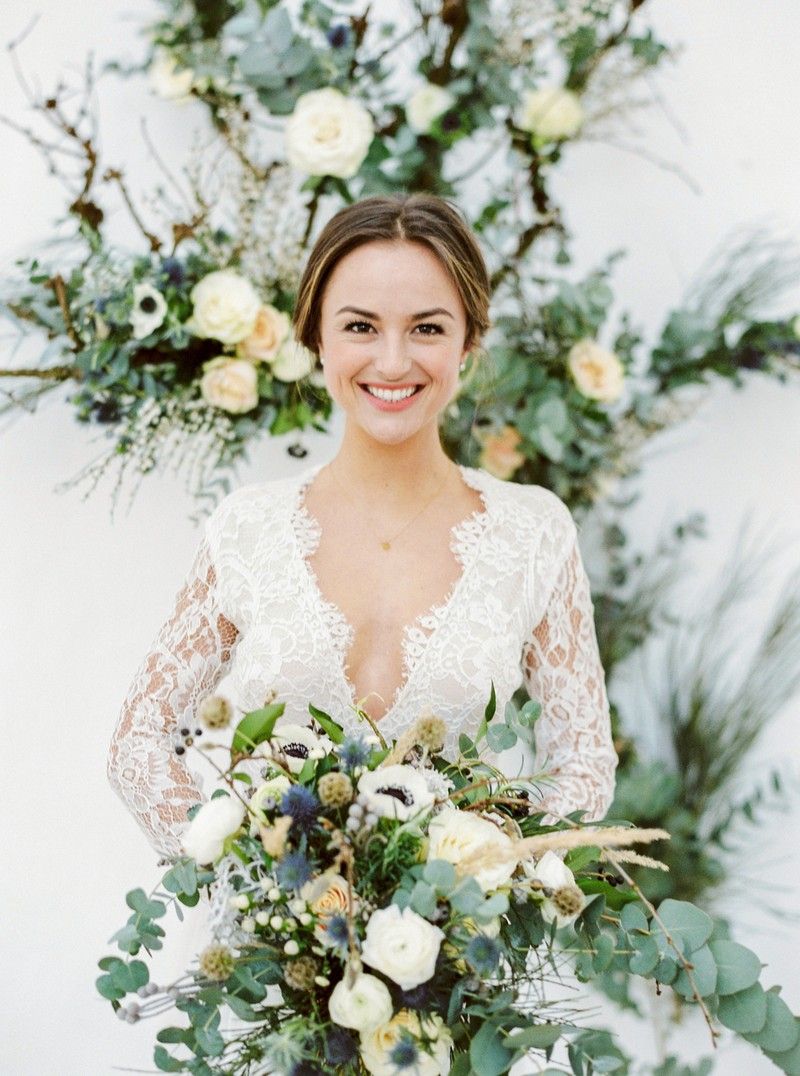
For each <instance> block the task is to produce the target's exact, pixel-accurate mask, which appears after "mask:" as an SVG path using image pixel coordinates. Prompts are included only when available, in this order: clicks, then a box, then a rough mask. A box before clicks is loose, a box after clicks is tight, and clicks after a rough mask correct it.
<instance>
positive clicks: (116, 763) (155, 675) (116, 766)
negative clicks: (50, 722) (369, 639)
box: [107, 532, 239, 858]
mask: <svg viewBox="0 0 800 1076" xmlns="http://www.w3.org/2000/svg"><path fill="white" fill-rule="evenodd" d="M218 600H219V596H218V584H217V577H216V573H215V571H214V565H213V563H212V560H211V554H210V548H209V542H208V535H207V532H206V534H205V535H204V537H203V539H202V541H201V542H200V545H199V547H198V549H197V551H196V554H195V557H194V561H193V563H192V566H191V568H190V569H189V572H188V574H187V576H186V579H185V581H184V583H183V586H182V587H181V589H180V590H179V591H178V594H177V596H176V599H175V605H174V608H173V611H172V613H171V615H170V616H169V618H168V619H167V620H166V622H165V623H164V624H163V625H162V627H161V629H160V631H159V632H158V634H157V636H156V638H155V640H154V642H153V644H152V646H151V648H150V650H149V652H148V654H147V655H146V657H145V658H144V660H143V661H142V663H141V665H140V667H139V669H138V670H137V672H136V675H135V676H134V678H133V682H132V683H131V685H130V688H129V689H128V693H127V696H126V698H125V701H124V703H123V706H122V711H121V713H120V715H119V720H118V721H117V725H116V728H115V729H114V733H113V736H112V739H111V744H110V749H109V754H108V765H107V772H108V779H109V781H110V782H111V785H112V787H113V788H114V790H115V792H117V794H118V795H119V796H120V797H121V799H122V801H123V802H124V803H125V805H126V806H127V807H128V809H129V810H130V811H131V812H132V814H133V816H134V818H135V819H136V821H137V822H138V823H139V825H140V826H141V827H142V829H143V830H144V832H145V834H146V835H147V839H148V840H149V841H150V843H151V844H152V846H153V847H154V848H155V850H156V851H157V852H158V853H159V855H161V856H162V857H167V858H172V857H174V856H177V855H180V852H181V843H180V837H181V833H182V831H183V829H184V828H185V826H186V822H187V819H186V811H187V809H188V808H189V807H191V806H192V804H194V803H197V802H200V801H202V800H203V798H204V797H203V795H202V793H201V791H200V788H199V786H198V783H197V781H196V779H195V777H194V776H193V775H192V773H191V772H190V770H189V769H188V768H187V766H186V762H185V758H186V755H185V754H184V755H179V754H176V752H175V744H176V742H177V740H176V738H175V733H176V731H177V730H178V729H179V728H182V727H184V723H185V725H186V727H191V728H192V729H193V728H195V727H196V726H197V717H196V710H197V706H198V704H199V703H200V702H201V701H202V699H203V698H205V696H206V695H208V694H210V693H211V692H212V691H213V689H214V686H215V685H216V684H217V683H218V681H219V680H220V679H221V678H222V677H223V675H224V674H225V671H226V669H227V666H228V665H229V663H230V660H231V657H232V654H233V649H234V646H235V643H236V640H237V637H238V635H239V632H238V630H237V628H236V627H235V625H234V624H232V623H231V621H230V620H228V619H227V618H226V617H225V616H224V615H223V613H222V612H221V610H220V608H219V604H218Z"/></svg>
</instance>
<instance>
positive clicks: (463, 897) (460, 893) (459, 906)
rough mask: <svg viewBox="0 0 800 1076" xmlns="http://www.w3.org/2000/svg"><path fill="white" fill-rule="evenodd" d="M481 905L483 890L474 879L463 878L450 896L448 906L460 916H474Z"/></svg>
mask: <svg viewBox="0 0 800 1076" xmlns="http://www.w3.org/2000/svg"><path fill="white" fill-rule="evenodd" d="M481 904H483V890H482V889H481V887H480V886H479V885H478V883H477V882H476V881H475V879H474V878H465V879H464V880H463V881H462V882H460V883H459V885H458V886H457V887H456V888H455V889H454V890H453V892H452V893H451V894H450V906H451V907H452V909H453V911H456V912H459V913H460V914H461V915H469V916H472V915H474V914H475V912H476V911H477V910H478V908H479V907H480V906H481Z"/></svg>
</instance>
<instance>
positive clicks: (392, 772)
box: [358, 765, 434, 822]
mask: <svg viewBox="0 0 800 1076" xmlns="http://www.w3.org/2000/svg"><path fill="white" fill-rule="evenodd" d="M358 791H359V796H360V799H361V801H362V803H363V804H364V806H365V807H366V809H367V811H371V812H372V814H376V815H378V817H380V818H396V819H399V820H400V821H401V822H405V820H406V819H407V818H411V816H412V815H415V814H416V813H417V812H418V811H422V810H424V809H425V808H426V807H430V806H432V804H433V801H434V795H433V793H432V792H431V790H430V789H429V788H428V784H427V782H426V780H425V778H424V777H423V776H422V774H421V773H419V772H418V771H417V770H415V769H414V768H413V766H401V765H397V766H383V767H379V768H378V769H377V770H371V771H367V773H364V774H362V775H361V777H360V778H359V780H358Z"/></svg>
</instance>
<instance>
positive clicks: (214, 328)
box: [186, 269, 261, 344]
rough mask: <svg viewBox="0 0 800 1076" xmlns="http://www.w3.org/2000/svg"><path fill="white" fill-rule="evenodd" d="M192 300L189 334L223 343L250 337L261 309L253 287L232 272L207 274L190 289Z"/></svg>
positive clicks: (235, 341) (243, 278)
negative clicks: (192, 307) (192, 308)
mask: <svg viewBox="0 0 800 1076" xmlns="http://www.w3.org/2000/svg"><path fill="white" fill-rule="evenodd" d="M191 300H192V304H193V306H194V310H193V311H192V316H191V318H190V319H189V321H188V322H187V323H186V324H187V328H188V329H189V331H190V332H193V333H194V335H195V336H203V337H207V338H210V339H212V340H219V341H220V342H221V343H223V344H238V343H239V341H240V340H244V338H245V337H246V336H249V335H250V333H251V332H252V331H253V326H254V325H255V323H256V318H257V317H258V312H259V310H260V309H261V301H260V299H259V298H258V294H257V293H256V290H255V288H254V287H253V285H252V284H251V283H250V281H249V280H247V278H246V277H243V276H240V274H239V273H236V272H234V270H233V269H217V270H215V271H214V272H213V273H208V274H207V275H206V276H204V277H203V279H202V280H200V281H198V282H197V284H195V286H194V287H193V288H192V292H191Z"/></svg>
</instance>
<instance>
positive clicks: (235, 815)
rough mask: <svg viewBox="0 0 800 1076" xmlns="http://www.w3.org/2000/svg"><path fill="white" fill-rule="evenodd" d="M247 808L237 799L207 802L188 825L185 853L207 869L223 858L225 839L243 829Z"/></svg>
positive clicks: (216, 798)
mask: <svg viewBox="0 0 800 1076" xmlns="http://www.w3.org/2000/svg"><path fill="white" fill-rule="evenodd" d="M244 815H245V806H244V804H243V803H242V801H241V800H239V799H237V798H236V797H234V796H215V797H214V799H210V800H208V801H207V802H206V803H204V804H203V806H202V807H201V808H200V810H199V811H198V812H197V814H196V815H195V816H194V818H193V819H192V820H191V822H190V823H189V826H188V828H187V830H186V832H185V833H184V835H183V841H182V843H183V851H184V852H185V854H186V855H187V856H191V857H192V859H195V860H197V862H198V863H199V864H200V865H201V866H204V865H205V864H207V863H213V862H214V860H215V859H219V857H220V856H221V855H222V846H223V844H224V842H225V838H226V837H230V835H231V834H232V833H235V832H236V830H237V829H238V828H239V826H241V824H242V821H243V820H244Z"/></svg>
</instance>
